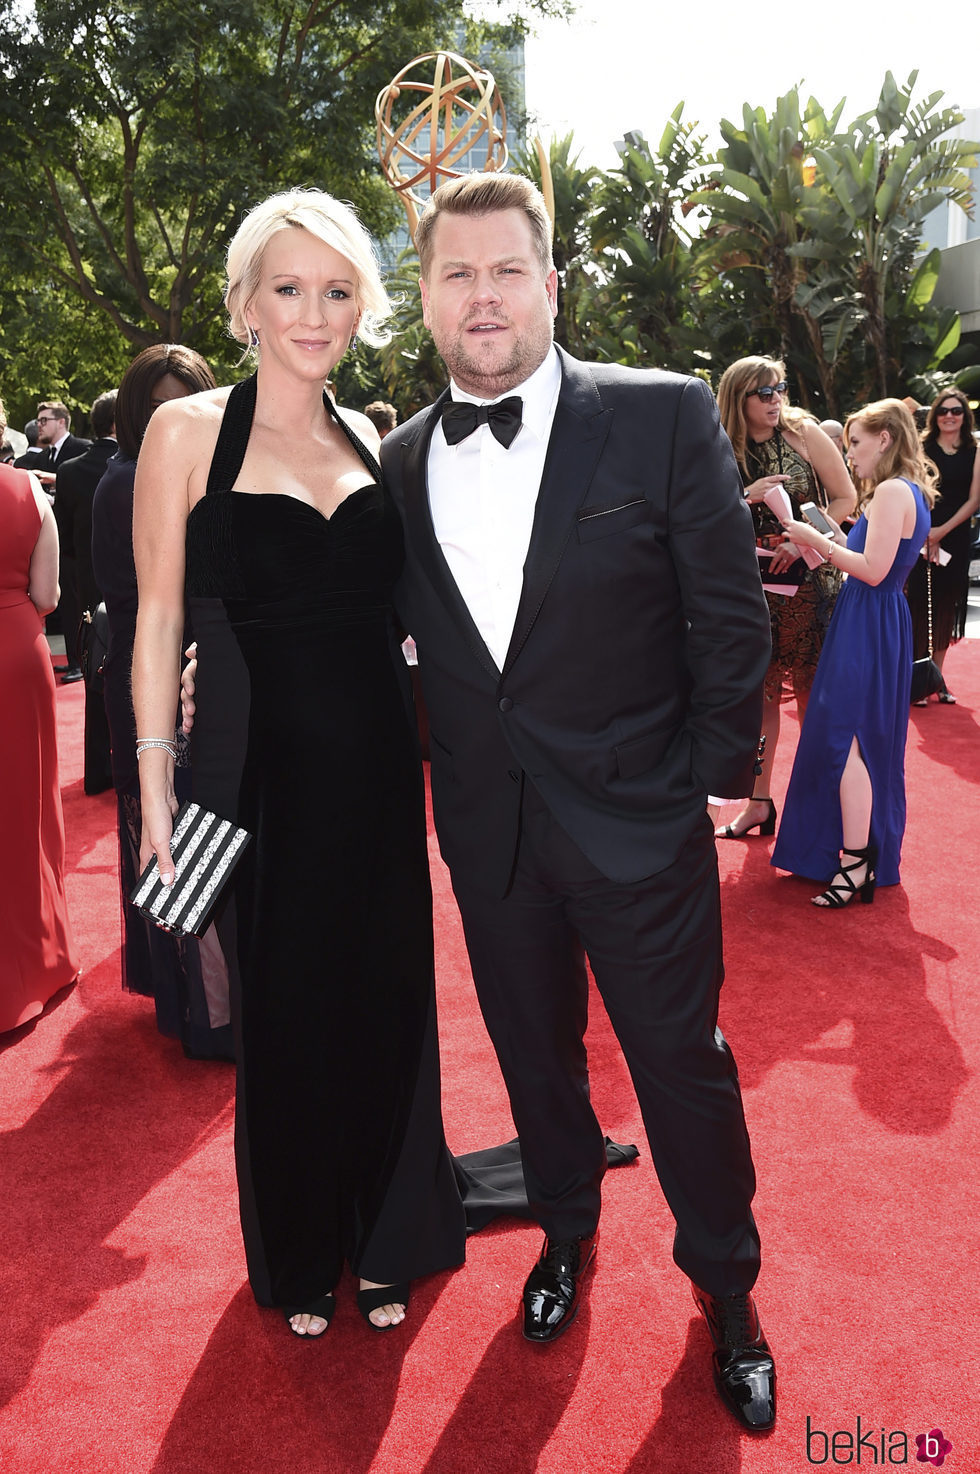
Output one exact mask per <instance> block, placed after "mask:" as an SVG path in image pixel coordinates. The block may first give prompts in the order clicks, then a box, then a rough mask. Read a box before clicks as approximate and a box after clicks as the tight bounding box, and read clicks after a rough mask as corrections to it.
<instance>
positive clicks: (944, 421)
mask: <svg viewBox="0 0 980 1474" xmlns="http://www.w3.org/2000/svg"><path fill="white" fill-rule="evenodd" d="M922 446H923V449H924V451H925V453H926V455H927V456H928V457H929V459H930V460H931V461H933V462H934V463H935V465H936V468H937V469H938V471H939V492H940V500H939V501H938V503H937V504H936V506H935V507H934V508H933V511H932V528H931V531H930V533H929V537H928V539H927V541H926V547H927V550H928V557H929V571H928V573H927V569H926V562H925V559H924V558H920V559H919V560H918V561H917V563H916V565H915V567H914V568H913V569H912V572H911V573H910V574H909V581H908V585H907V587H906V590H905V592H906V594H907V596H908V601H909V608H910V609H911V611H912V637H913V642H914V648H915V658H916V659H917V660H919V659H921V658H922V657H923V656H924V655H926V654H928V650H929V589H928V582H927V580H929V579H931V583H932V657H933V659H934V660H935V662H936V664H937V665H938V666H939V669H940V670H942V668H943V661H944V660H945V659H946V651H947V650H948V649H949V647H950V645H952V644H955V643H956V641H957V640H961V639H962V638H963V634H964V632H965V630H966V606H967V595H968V592H969V586H970V521H971V518H972V517H973V516H974V514H975V513H976V511H977V510H978V508H980V456H978V455H977V446H976V441H975V440H974V438H973V411H972V410H971V408H970V405H969V401H968V400H967V397H966V395H965V394H964V393H963V391H962V390H961V389H947V390H946V391H945V392H944V393H942V394H940V395H938V396H937V398H936V399H935V400H934V401H933V403H932V405H931V406H930V409H929V416H928V419H927V420H926V427H925V429H924V431H923V432H922ZM940 549H942V550H943V551H944V552H946V553H948V554H949V561H948V562H945V563H940V562H939V561H938V556H939V552H940ZM938 699H939V700H940V701H941V702H943V703H944V704H945V705H947V706H954V705H955V704H956V697H955V696H954V695H953V694H952V692H951V691H949V690H947V689H946V687H945V686H944V687H943V689H942V690H941V691H940V692H939V693H938ZM928 700H929V698H928V697H925V698H924V699H923V700H922V701H917V702H916V705H917V706H925V705H927V703H928Z"/></svg>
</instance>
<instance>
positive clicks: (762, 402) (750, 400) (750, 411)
mask: <svg viewBox="0 0 980 1474" xmlns="http://www.w3.org/2000/svg"><path fill="white" fill-rule="evenodd" d="M778 383H779V380H778V379H777V378H776V375H775V374H769V375H768V376H767V377H766V378H765V379H760V381H759V384H758V385H756V386H754V387H756V388H762V387H763V386H765V385H775V384H778ZM742 403H743V408H744V413H745V428H746V430H747V431H748V432H749V439H750V440H769V439H770V438H771V436H772V433H773V431H774V430H775V429H776V426H777V425H778V424H779V412H780V410H781V409H782V404H783V396H782V394H781V393H776V394H773V396H772V397H771V398H761V397H760V396H759V395H758V394H754V393H753V392H752V391H751V390H749V391H748V392H747V393H746V395H745V398H744V399H743V401H742Z"/></svg>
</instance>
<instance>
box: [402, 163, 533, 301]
mask: <svg viewBox="0 0 980 1474" xmlns="http://www.w3.org/2000/svg"><path fill="white" fill-rule="evenodd" d="M496 210H523V212H524V214H525V215H526V216H527V219H528V224H529V225H530V227H531V240H532V241H533V243H534V254H535V256H536V257H537V259H538V264H539V265H540V267H541V271H542V274H543V275H544V276H547V275H548V272H549V271H550V270H551V269H552V267H553V266H554V260H553V258H552V254H551V234H552V232H551V217H550V216H549V214H548V210H547V206H546V205H545V202H544V197H543V196H542V194H541V191H540V190H538V189H536V188H535V186H534V185H533V184H532V183H531V181H530V179H525V178H524V176H523V175H522V174H464V175H463V177H462V178H461V179H451V180H449V181H448V182H447V183H446V184H440V186H439V188H438V189H436V190H434V191H433V192H432V195H431V196H430V198H429V201H428V204H427V205H426V207H425V209H424V211H423V212H422V218H421V219H420V220H419V223H418V228H417V230H416V232H415V249H416V250H417V251H418V255H419V265H420V267H421V272H422V278H423V280H424V281H428V279H429V272H430V271H431V269H432V253H433V233H434V231H435V226H436V221H437V220H438V219H439V216H440V215H490V214H492V213H493V212H494V211H496Z"/></svg>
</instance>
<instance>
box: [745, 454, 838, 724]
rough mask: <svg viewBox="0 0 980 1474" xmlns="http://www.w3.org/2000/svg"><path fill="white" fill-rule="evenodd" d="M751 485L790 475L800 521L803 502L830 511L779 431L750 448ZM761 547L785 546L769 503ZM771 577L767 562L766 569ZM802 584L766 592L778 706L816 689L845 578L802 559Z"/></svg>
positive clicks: (762, 511) (755, 513) (771, 676)
mask: <svg viewBox="0 0 980 1474" xmlns="http://www.w3.org/2000/svg"><path fill="white" fill-rule="evenodd" d="M745 459H746V476H745V481H746V484H749V483H751V482H753V481H757V480H758V479H759V477H760V476H776V475H784V476H787V477H788V478H789V479H788V480H787V481H785V482H784V483H783V485H784V489H785V491H786V492H787V494H788V496H789V499H790V502H791V503H792V506H793V516H794V518H795V519H797V520H800V506H801V504H802V503H803V502H816V503H817V506H819V507H824V508H826V506H827V498H826V495H825V493H824V491H823V488H822V487H821V486H820V485H819V483H818V481H817V478H816V476H815V475H814V472H813V467H812V466H811V465H810V463H809V461H807V460H805V459H804V458H803V456H801V455H800V454H799V453H798V452H797V451H795V450H794V449H793V447H792V446H791V445H789V444H788V443H787V442H786V441H785V440H784V439H783V437H782V435H781V434H780V433H779V431H778V430H777V431H776V432H775V434H774V435H773V436H772V438H771V439H770V440H761V441H758V442H757V441H751V440H750V441H749V443H748V446H747V447H746V455H745ZM752 520H753V521H754V523H755V534H756V543H757V545H758V546H759V547H766V548H775V547H777V546H778V545H779V544H780V543H781V542H782V533H783V529H782V525H781V524H780V522H779V519H778V518H777V517H776V515H775V513H773V512H771V511H770V510H769V508H768V507H767V506H766V504H765V503H764V502H757V503H756V504H755V505H753V507H752ZM762 568H763V576H765V562H763V563H762ZM791 572H792V576H793V582H794V583H796V582H798V588H797V591H796V593H795V594H793V595H792V596H789V597H788V596H787V595H785V594H774V593H770V592H769V590H768V589H767V590H766V601H767V603H768V605H769V620H770V625H771V629H772V660H771V661H770V664H769V670H768V671H767V673H766V695H767V696H768V697H769V699H770V700H772V701H778V700H780V699H782V698H784V697H786V696H787V695H788V694H789V693H787V692H786V689H785V688H786V686H787V684H788V685H789V686H791V687H792V689H793V692H794V693H795V692H807V691H809V689H810V687H811V685H812V684H813V677H814V675H815V674H816V669H817V661H818V660H819V659H820V651H821V650H822V648H823V642H824V636H825V635H826V633H827V628H828V626H829V624H830V616H831V615H832V614H833V612H834V602H835V600H836V598H837V595H838V593H839V592H840V586H841V575H840V573H839V571H838V570H837V569H836V568H832V567H831V566H830V565H829V564H826V563H825V564H821V565H820V567H819V568H815V569H809V568H807V566H806V564H805V563H804V562H803V560H802V558H801V559H799V560H798V562H797V563H796V564H794V566H793V569H792V570H791Z"/></svg>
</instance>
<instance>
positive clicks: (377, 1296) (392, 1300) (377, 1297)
mask: <svg viewBox="0 0 980 1474" xmlns="http://www.w3.org/2000/svg"><path fill="white" fill-rule="evenodd" d="M410 1290H411V1285H407V1284H405V1285H379V1286H378V1288H377V1289H375V1290H358V1292H357V1308H358V1310H359V1311H360V1312H361V1314H362V1315H363V1317H364V1319H365V1320H366V1321H367V1323H368V1325H369V1326H370V1327H371V1329H372V1331H390V1330H393V1329H394V1326H395V1325H396V1324H398V1325H400V1324H401V1322H400V1321H398V1322H389V1323H388V1325H386V1326H376V1325H375V1324H374V1321H373V1320H372V1319H371V1311H372V1310H378V1309H379V1308H380V1307H381V1306H382V1305H404V1307H405V1309H406V1310H407V1309H408V1296H409V1291H410Z"/></svg>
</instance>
